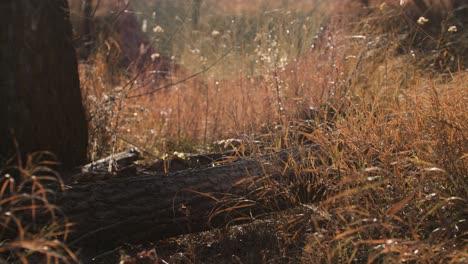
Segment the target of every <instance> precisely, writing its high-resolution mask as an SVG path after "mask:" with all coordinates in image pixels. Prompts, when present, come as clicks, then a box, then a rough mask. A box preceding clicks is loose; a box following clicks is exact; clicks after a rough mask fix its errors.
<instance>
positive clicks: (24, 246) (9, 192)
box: [0, 153, 78, 263]
mask: <svg viewBox="0 0 468 264" xmlns="http://www.w3.org/2000/svg"><path fill="white" fill-rule="evenodd" d="M53 160H54V158H53V155H51V154H49V153H34V154H31V155H30V156H29V157H28V159H27V160H26V161H21V159H19V160H18V161H17V163H16V164H6V165H5V166H3V167H2V169H0V175H1V177H2V178H1V179H0V186H1V187H0V188H1V189H0V205H1V211H0V213H1V214H0V240H1V242H0V260H1V261H4V262H5V261H6V262H5V263H7V262H8V263H59V262H60V263H78V258H77V257H76V256H75V254H74V253H73V252H72V251H71V250H70V249H69V248H68V246H67V245H66V243H65V242H66V240H67V236H68V233H69V229H70V225H69V224H68V223H67V221H66V218H65V217H64V216H63V215H62V214H61V212H60V210H59V209H58V208H57V207H55V206H54V205H53V204H52V203H51V202H50V198H51V197H52V196H53V194H54V192H55V191H56V190H54V189H53V187H51V186H56V187H57V188H61V186H62V185H63V183H62V182H61V179H60V177H59V176H58V174H57V173H56V172H55V171H53V170H52V169H51V166H53V165H56V162H54V161H53Z"/></svg>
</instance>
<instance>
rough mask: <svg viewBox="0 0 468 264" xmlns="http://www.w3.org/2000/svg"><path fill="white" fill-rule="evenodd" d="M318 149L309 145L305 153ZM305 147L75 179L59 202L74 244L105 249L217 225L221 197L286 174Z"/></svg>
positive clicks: (58, 199)
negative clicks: (168, 169)
mask: <svg viewBox="0 0 468 264" xmlns="http://www.w3.org/2000/svg"><path fill="white" fill-rule="evenodd" d="M317 149H318V147H317V146H309V147H307V150H306V151H305V152H310V151H312V150H313V151H317ZM305 152H304V149H302V150H301V151H298V150H297V149H296V150H287V151H281V152H278V153H275V154H270V155H264V156H261V157H259V158H256V159H245V160H241V161H238V162H235V163H232V164H224V165H219V166H214V167H212V166H208V167H204V168H200V169H195V170H185V171H180V172H175V173H169V174H161V173H156V174H155V173H152V172H151V171H146V170H141V171H137V173H136V175H135V176H134V177H126V178H111V179H109V180H106V181H98V182H87V183H76V184H72V185H70V186H67V188H66V190H65V191H64V192H62V193H59V194H58V195H57V196H56V199H57V200H56V204H57V205H58V206H59V207H60V208H61V210H62V211H63V212H64V214H65V215H66V216H67V217H68V220H69V221H70V222H72V223H75V225H74V226H73V233H72V235H71V240H70V241H69V244H70V245H72V246H78V247H85V248H88V249H89V250H95V251H100V250H103V249H108V248H110V247H113V246H116V245H118V244H120V243H124V242H129V241H134V242H135V241H139V242H141V241H148V240H152V241H156V240H159V239H161V238H165V237H170V236H174V235H180V234H186V233H192V232H196V231H202V230H207V229H210V228H212V226H211V224H210V223H209V217H210V213H211V212H212V209H213V207H214V206H215V205H216V203H217V202H219V201H220V200H219V199H220V198H221V197H222V196H223V195H224V194H226V193H242V192H245V191H246V190H247V189H248V188H247V187H248V186H247V185H246V184H236V183H238V182H239V181H241V180H243V179H246V178H248V177H253V178H255V177H259V176H264V175H269V176H270V177H275V178H277V179H281V171H282V168H284V164H285V163H286V162H287V160H288V159H291V158H293V159H296V160H298V159H301V157H304V153H305ZM301 153H302V154H301ZM246 182H247V181H246Z"/></svg>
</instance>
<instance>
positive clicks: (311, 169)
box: [1, 1, 468, 263]
mask: <svg viewBox="0 0 468 264" xmlns="http://www.w3.org/2000/svg"><path fill="white" fill-rule="evenodd" d="M273 2H274V3H272V2H270V1H268V3H269V4H271V7H275V6H278V10H276V11H275V12H265V11H266V10H264V9H262V8H261V7H262V6H264V4H265V1H255V2H254V3H255V5H252V6H250V5H247V4H245V1H229V4H227V2H221V1H217V2H216V4H213V5H209V6H205V7H204V8H206V9H205V12H211V11H213V12H212V13H210V14H213V15H212V16H207V17H203V16H202V19H201V21H200V26H199V28H198V31H197V32H196V33H193V31H192V28H191V27H190V26H187V24H184V23H179V22H177V23H176V22H173V23H172V22H171V21H166V22H164V21H155V22H154V23H155V24H154V25H153V24H150V26H151V27H153V26H156V25H158V23H159V22H161V23H167V25H169V24H171V23H172V24H174V25H175V26H176V27H175V29H172V30H169V28H166V29H165V30H166V31H165V32H166V33H167V32H172V33H174V35H173V36H170V37H169V38H162V37H161V39H160V41H161V42H164V43H165V44H164V45H168V44H167V43H168V40H174V41H173V42H170V46H171V49H170V50H171V52H172V53H170V54H169V55H173V56H174V58H172V59H171V61H172V66H173V68H174V70H173V71H172V72H171V74H170V75H169V76H168V77H167V79H165V80H163V81H161V80H159V81H157V82H156V81H155V82H153V79H151V78H150V76H151V75H150V74H147V73H146V72H143V73H142V74H140V73H141V72H133V71H125V69H121V68H118V67H117V62H116V61H117V60H114V59H115V57H113V56H112V54H116V53H112V52H109V51H110V50H109V47H110V46H109V45H108V44H106V43H103V44H102V46H99V48H98V49H97V50H96V52H95V54H93V55H92V56H91V57H90V58H89V59H88V61H87V62H86V63H82V64H81V65H80V76H81V82H82V85H83V91H84V92H83V93H84V95H85V102H86V105H87V109H88V111H89V113H90V115H89V117H90V121H91V122H90V124H91V133H90V134H91V142H90V145H91V151H90V152H91V158H92V159H97V158H99V157H100V156H104V155H106V154H108V153H109V152H112V151H116V150H117V149H125V148H128V147H129V146H130V145H132V146H137V147H140V148H141V149H143V150H145V151H146V153H147V154H148V155H150V156H151V157H152V158H153V156H156V157H159V156H161V155H163V154H164V153H167V152H172V151H175V150H177V151H206V150H209V149H210V148H211V147H212V143H213V142H214V141H216V140H219V139H223V138H226V137H235V138H239V139H241V140H242V142H243V143H242V144H244V146H245V147H248V148H250V149H252V150H253V151H252V152H255V153H258V152H261V151H265V150H279V149H282V148H285V147H294V146H297V145H300V144H302V142H304V141H307V142H313V143H315V144H318V145H319V146H320V153H319V154H317V155H313V156H306V158H305V159H304V160H303V161H302V162H301V163H300V164H299V163H294V162H292V163H291V164H288V170H285V175H284V176H285V177H288V183H289V184H278V183H274V182H273V181H265V182H267V183H268V184H266V185H265V186H263V187H262V188H259V189H258V190H252V192H251V193H250V196H248V197H235V198H232V200H228V201H227V203H226V204H225V205H224V207H223V208H224V209H226V208H227V209H226V210H233V211H234V210H237V209H243V208H245V207H246V206H247V207H248V206H250V204H253V203H255V204H264V205H265V207H269V208H270V209H272V210H274V209H275V206H276V203H277V202H279V201H281V202H284V201H287V202H288V203H290V204H291V205H297V206H299V205H302V204H307V203H311V202H315V203H316V205H317V206H318V207H320V209H321V210H323V211H324V212H326V213H328V214H329V215H330V219H329V221H327V224H326V225H324V226H320V227H318V228H317V226H314V219H311V217H310V214H306V213H304V217H302V218H299V219H296V220H295V221H294V224H291V225H290V226H284V227H283V228H279V230H278V234H281V237H283V238H284V239H285V241H286V242H285V243H286V244H287V243H289V241H290V243H294V238H295V237H297V234H298V233H299V232H303V230H308V231H307V234H306V235H307V241H305V242H306V243H305V245H302V246H303V249H302V256H301V258H302V261H303V262H304V263H344V262H347V263H401V262H411V263H464V262H466V261H467V258H468V256H467V254H466V251H467V249H468V248H467V243H466V238H467V237H466V235H467V234H466V230H467V229H466V227H467V224H466V223H467V221H466V217H467V213H468V212H467V209H466V203H467V199H468V185H467V178H466V172H467V171H468V164H467V147H468V141H467V132H466V131H468V122H466V113H467V112H468V101H467V97H468V87H467V86H468V74H467V72H466V68H465V67H466V55H467V54H466V47H465V46H466V45H465V43H466V39H467V36H468V33H467V32H466V29H465V28H463V27H462V26H460V23H461V22H460V21H464V20H463V19H465V20H466V18H463V17H460V16H457V14H456V13H454V9H453V7H451V6H450V5H453V4H456V3H457V2H456V1H423V2H425V3H431V2H432V3H434V6H433V8H432V9H431V10H430V11H427V12H426V11H425V10H422V11H421V10H420V9H419V8H418V7H417V5H416V4H415V3H416V2H417V1H403V2H405V3H404V4H402V5H400V2H401V1H385V3H384V2H383V1H370V2H371V3H372V5H371V7H370V8H367V9H360V8H358V7H359V6H360V4H359V3H355V2H356V1H347V3H346V4H342V2H340V1H336V2H333V1H330V3H331V4H329V5H327V6H321V7H320V8H319V9H318V10H315V11H311V9H308V10H305V12H301V8H296V7H297V6H299V7H303V6H302V5H303V4H304V3H305V2H303V1H300V3H299V2H297V3H294V4H292V2H289V5H288V8H291V10H292V11H291V12H289V11H288V8H286V7H285V3H286V2H287V1H273ZM249 3H251V1H249ZM262 3H263V5H262ZM441 3H445V4H446V5H445V7H444V5H442V4H441ZM291 4H292V5H294V6H293V7H291V6H290V5H291ZM305 4H307V3H305ZM254 7H255V8H254ZM451 8H452V9H451ZM464 8H465V9H466V7H464ZM259 10H260V11H259ZM272 10H273V9H272ZM437 10H440V12H436V11H437ZM302 11H304V10H302ZM322 11H323V12H322ZM307 12H309V13H307ZM225 14H230V15H229V16H228V15H225ZM231 15H232V16H231ZM320 15H322V16H321V17H320ZM430 15H432V16H433V17H431V16H430ZM421 16H425V17H426V18H427V19H428V20H429V21H431V22H430V23H429V22H428V24H424V23H425V22H422V23H423V24H420V23H418V20H419V17H421ZM231 21H233V22H231ZM421 21H423V20H421ZM433 21H437V23H436V22H433ZM151 23H152V22H151ZM178 23H179V24H178ZM188 24H190V23H188ZM461 24H462V25H463V23H461ZM465 25H466V24H465ZM163 26H164V27H166V25H163ZM321 26H323V27H322V28H321ZM452 26H457V32H454V30H453V29H452V30H449V29H450V28H451V27H452ZM154 33H156V35H155V36H152V38H154V41H155V42H154V43H155V45H156V46H157V47H158V48H163V45H162V44H160V42H158V38H159V37H160V36H159V35H158V34H161V33H162V32H154ZM151 34H152V33H151ZM158 45H159V46H158ZM164 52H165V51H164ZM164 52H161V55H167V54H165V53H164ZM169 57H170V56H169ZM218 59H220V60H219V61H218ZM148 70H150V69H148ZM145 93H150V94H149V95H144V96H139V95H143V94H145ZM311 109H312V110H311ZM312 112H314V113H315V114H313V116H312V117H311V116H310V113H312ZM306 118H310V119H314V120H311V121H312V122H308V123H307V122H304V120H303V119H306ZM297 124H299V125H300V126H301V128H300V129H298V128H297V127H296V126H297ZM298 139H301V140H298ZM259 140H260V141H261V142H258V141H259ZM259 145H260V146H259ZM257 150H258V151H257ZM19 167H21V166H19ZM27 171H30V170H22V172H23V174H24V172H27ZM2 174H3V173H2ZM32 174H34V173H32ZM36 179H37V178H31V177H30V178H27V179H26V181H27V182H29V183H30V184H32V185H30V186H32V190H33V193H34V194H35V196H34V197H36V196H37V197H38V198H40V199H38V200H36V198H34V199H33V198H31V197H30V196H19V195H16V196H15V195H11V194H15V193H18V192H19V191H17V190H16V189H15V188H17V186H16V185H13V183H11V182H10V181H11V180H9V179H4V181H3V182H2V186H3V187H2V193H1V194H2V195H3V197H7V198H5V199H6V200H2V203H3V204H5V205H8V206H10V205H11V208H15V207H14V206H15V204H16V203H17V201H16V199H26V200H27V201H28V202H29V204H28V205H25V206H24V207H19V208H20V209H19V210H26V211H28V212H30V213H32V215H33V216H34V212H35V208H39V207H41V208H45V211H46V212H49V213H50V214H52V212H53V211H52V208H51V207H49V204H48V203H47V201H46V200H45V196H42V195H43V193H44V192H45V191H46V190H45V189H44V187H43V186H42V185H40V183H39V181H38V180H36ZM21 186H22V185H21ZM323 186H326V188H327V190H326V191H324V192H323V193H320V195H319V196H317V195H316V193H314V192H315V190H316V188H321V187H323ZM6 194H8V195H6ZM31 194H32V193H31ZM10 197H12V198H10ZM24 197H26V198H24ZM27 197H29V198H27ZM235 199H237V200H235ZM238 201H243V202H245V203H244V204H242V203H238ZM12 202H14V203H15V204H11V203H12ZM39 205H40V206H39ZM2 208H4V207H2ZM21 208H23V209H21ZM2 210H3V209H2ZM8 210H10V211H11V210H13V209H8ZM8 210H7V211H8ZM5 212H6V211H5ZM15 216H16V215H15V214H12V215H5V214H3V215H2V223H3V227H4V228H11V230H13V232H12V233H11V234H13V233H15V232H16V233H17V234H19V235H18V236H17V238H15V239H16V240H11V241H7V242H6V243H4V244H2V246H3V247H2V250H3V252H8V253H9V254H10V253H11V254H16V256H17V258H19V259H20V260H23V259H24V260H26V255H25V254H26V252H27V251H26V250H25V249H27V250H33V251H34V249H36V250H37V249H39V247H38V245H40V246H48V249H50V251H44V252H43V251H40V250H37V252H38V253H42V254H43V255H45V256H46V257H48V258H50V259H52V260H56V259H60V260H64V259H67V260H69V261H73V260H74V256H73V254H72V253H70V252H69V251H67V250H66V247H65V246H64V245H63V244H61V243H59V242H54V241H52V242H51V240H46V241H44V240H41V239H43V238H46V239H49V238H51V237H54V236H62V237H63V236H64V234H65V233H66V232H65V231H66V230H65V231H63V225H62V226H60V225H51V227H50V228H49V229H42V230H41V232H43V233H39V236H34V235H32V236H29V237H27V236H26V235H25V234H28V235H30V234H29V233H27V232H23V231H25V230H27V231H29V229H27V228H25V224H23V223H22V222H18V221H16V222H15V221H13V220H14V219H16V218H14V217H15ZM33 218H34V217H33ZM247 218H248V217H247ZM52 219H54V218H52ZM243 220H245V219H243ZM52 223H53V224H56V223H57V222H56V221H55V220H52ZM58 227H61V229H54V228H58ZM5 230H6V229H5ZM58 230H59V231H58ZM44 232H45V233H44ZM11 234H10V235H9V236H11ZM2 238H3V237H2ZM31 238H33V240H31ZM15 241H17V242H15ZM40 241H43V244H40V243H39V242H40ZM37 243H39V244H37ZM41 243H42V242H41ZM51 243H52V244H51ZM56 254H59V255H56ZM3 256H7V255H3Z"/></svg>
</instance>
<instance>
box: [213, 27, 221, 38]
mask: <svg viewBox="0 0 468 264" xmlns="http://www.w3.org/2000/svg"><path fill="white" fill-rule="evenodd" d="M219 34H221V33H220V32H219V31H218V30H216V29H215V30H213V31H212V32H211V36H213V37H216V36H218V35H219Z"/></svg>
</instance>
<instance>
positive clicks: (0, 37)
mask: <svg viewBox="0 0 468 264" xmlns="http://www.w3.org/2000/svg"><path fill="white" fill-rule="evenodd" d="M0 22H1V25H2V28H1V30H0V159H6V158H8V157H11V156H12V155H13V154H15V151H16V148H15V144H14V142H15V141H16V142H17V143H18V149H19V150H20V151H21V152H22V154H25V153H28V152H33V151H43V150H44V151H51V152H53V153H55V154H56V155H57V156H58V158H59V160H60V161H61V162H63V164H64V165H66V166H68V167H70V166H75V165H78V164H82V163H83V162H84V161H85V160H86V148H87V141H88V132H87V123H86V118H85V112H84V108H83V105H82V99H81V92H80V82H79V79H78V70H77V61H76V55H75V51H74V48H73V46H72V42H71V41H72V40H71V35H72V31H71V25H70V21H69V15H68V3H67V1H66V0H41V1H37V0H2V1H0Z"/></svg>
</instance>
